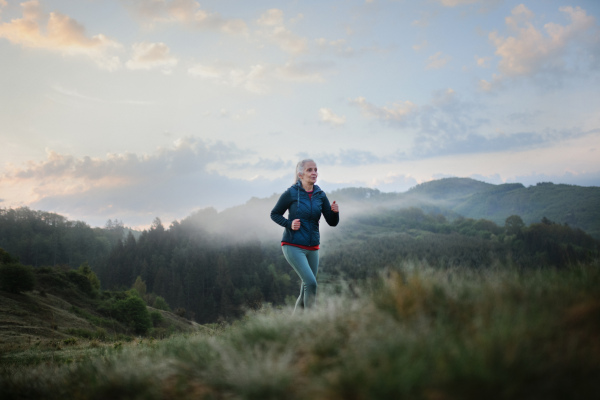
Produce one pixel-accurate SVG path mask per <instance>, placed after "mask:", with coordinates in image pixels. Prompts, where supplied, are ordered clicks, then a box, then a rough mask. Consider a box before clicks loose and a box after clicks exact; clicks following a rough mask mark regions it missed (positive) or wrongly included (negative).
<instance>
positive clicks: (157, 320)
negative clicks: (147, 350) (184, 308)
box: [150, 311, 165, 327]
mask: <svg viewBox="0 0 600 400" xmlns="http://www.w3.org/2000/svg"><path fill="white" fill-rule="evenodd" d="M150 320H152V326H154V327H157V326H159V325H160V324H161V323H162V322H163V321H164V320H165V318H164V317H163V316H162V314H161V313H160V312H159V311H151V312H150Z"/></svg>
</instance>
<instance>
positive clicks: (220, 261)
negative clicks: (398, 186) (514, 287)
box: [0, 180, 600, 323]
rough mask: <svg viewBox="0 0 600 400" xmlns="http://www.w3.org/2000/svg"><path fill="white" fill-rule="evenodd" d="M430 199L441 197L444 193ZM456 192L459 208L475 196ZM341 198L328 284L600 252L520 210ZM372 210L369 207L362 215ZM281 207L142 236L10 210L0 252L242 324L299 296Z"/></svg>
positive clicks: (545, 263)
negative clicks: (88, 273) (494, 211)
mask: <svg viewBox="0 0 600 400" xmlns="http://www.w3.org/2000/svg"><path fill="white" fill-rule="evenodd" d="M442 181H443V180H442ZM463 183H464V182H463ZM467 183H469V182H467ZM486 185H487V184H486ZM430 189H431V188H430ZM513 189H514V188H513ZM517 189H519V188H517ZM487 190H489V188H488V189H487ZM414 191H416V192H422V191H423V188H422V187H417V188H415V190H414ZM430 192H431V193H430V194H431V195H432V196H431V198H435V197H436V196H437V198H438V200H439V199H440V198H441V194H440V193H443V192H439V193H438V192H436V191H435V190H430ZM446 192H447V193H449V195H448V196H447V198H446V199H445V201H448V198H449V197H452V193H459V192H460V193H462V195H463V196H464V193H465V190H464V188H463V190H460V191H457V192H452V191H446ZM474 193H479V194H481V192H477V191H475V192H474ZM421 195H422V193H421ZM332 196H336V197H337V198H341V199H342V204H346V205H347V212H346V214H344V211H342V214H341V215H342V223H340V226H339V227H337V228H335V229H331V228H329V227H324V228H325V229H323V230H324V232H323V238H324V239H323V243H322V250H321V263H320V264H321V267H320V278H319V281H320V282H321V285H325V286H326V285H328V284H329V283H331V282H335V281H338V280H339V279H344V280H346V281H348V282H357V281H360V280H364V279H365V278H372V277H374V276H376V275H377V274H379V273H380V272H381V271H382V270H385V269H387V268H393V267H394V266H395V265H398V264H400V263H403V262H407V261H411V262H418V263H421V264H423V265H428V266H431V267H434V268H440V269H449V268H454V267H468V268H475V269H477V268H488V267H493V266H494V265H505V266H514V267H516V268H525V269H526V268H565V267H567V266H569V265H576V264H579V263H588V262H591V261H592V260H594V259H597V258H598V256H599V248H600V246H599V241H598V240H597V238H594V237H592V236H591V235H589V234H588V233H586V232H585V231H583V230H582V229H580V228H577V227H572V226H570V225H569V224H568V223H564V222H563V223H560V222H555V221H552V220H550V219H549V218H546V217H542V218H541V219H540V220H539V221H537V222H533V223H530V224H526V223H525V221H524V220H523V218H522V217H521V216H519V215H516V214H515V215H509V216H507V217H506V218H505V219H504V220H503V223H502V224H497V223H496V222H494V221H492V220H489V219H485V218H479V219H474V218H467V217H464V216H461V215H459V214H457V213H456V212H454V211H452V210H450V209H448V208H443V207H441V206H440V205H435V204H434V203H433V202H432V201H431V198H430V200H429V201H427V202H423V203H421V206H420V207H417V206H416V205H415V203H414V202H406V201H404V202H402V203H397V204H396V205H395V206H391V205H390V204H395V203H393V202H392V203H390V199H393V198H394V196H395V195H394V194H389V195H388V194H382V193H378V192H376V191H372V190H369V189H360V188H357V189H346V190H343V191H338V192H337V193H336V192H334V193H332V194H331V195H330V197H332ZM332 198H333V197H332ZM365 202H370V203H369V206H368V207H364V204H365ZM361 204H362V205H363V207H362V208H363V209H364V210H368V211H362V212H358V211H357V210H358V209H360V208H361V207H360V205H361ZM271 205H272V199H252V200H251V201H249V202H248V204H246V205H244V206H241V207H237V208H234V209H230V210H225V211H223V212H221V213H217V212H216V211H214V210H210V209H208V210H201V211H199V212H196V213H194V214H192V215H190V216H188V217H187V218H184V219H182V220H180V221H173V222H172V223H171V224H170V225H169V226H168V227H165V226H164V225H163V223H162V222H161V220H160V219H159V218H156V219H155V220H154V221H153V223H152V225H151V226H150V228H149V229H147V230H144V231H142V232H136V231H133V230H131V229H128V228H126V227H124V226H123V224H122V222H120V221H118V220H114V221H113V220H109V221H107V223H106V225H105V226H104V227H103V228H92V227H90V226H89V225H87V224H86V223H85V222H82V221H70V220H68V219H67V218H65V217H63V216H60V215H57V214H54V213H49V212H44V211H35V210H30V209H28V208H17V209H0V248H3V249H4V250H6V251H7V252H9V253H10V254H12V255H13V256H15V257H17V258H18V260H19V262H20V263H21V264H24V265H30V266H33V267H35V268H41V267H49V268H63V269H64V268H70V269H78V268H80V266H82V265H84V264H85V265H89V267H90V268H91V270H92V271H93V272H94V273H95V275H96V276H97V277H98V279H99V282H100V285H101V288H102V290H128V289H130V288H132V287H133V286H134V284H135V283H136V282H137V284H138V286H139V285H142V284H143V285H144V293H143V299H144V301H145V302H146V304H148V305H149V306H153V305H154V303H155V302H156V299H158V298H160V299H161V300H160V301H165V300H166V303H167V304H168V306H169V307H170V309H172V310H178V312H179V313H180V314H181V315H183V316H185V317H186V318H188V319H191V320H194V321H196V322H199V323H213V322H218V321H232V320H235V319H237V318H239V317H241V316H242V315H243V314H244V313H245V312H246V311H247V310H251V309H258V308H260V307H261V306H262V305H263V304H272V305H275V306H278V305H285V304H289V303H291V302H293V300H294V298H295V296H297V292H298V291H299V280H298V277H297V276H296V274H294V273H293V271H292V270H291V268H290V267H289V266H288V264H287V263H286V262H285V259H284V258H283V255H282V253H281V250H280V248H279V247H280V246H279V243H278V238H277V237H278V235H280V232H279V230H278V227H277V226H275V224H273V223H272V222H271V221H270V220H269V217H268V210H269V207H270V206H271ZM401 205H405V206H406V207H404V208H403V207H401ZM257 210H258V211H260V213H259V212H257ZM239 214H245V215H254V216H255V218H257V219H261V221H259V222H257V223H256V224H254V226H255V230H254V231H248V232H244V234H243V235H240V234H239V233H238V234H237V235H236V234H234V233H232V231H231V229H232V228H231V227H232V226H233V224H232V223H231V221H232V220H235V219H236V218H237V215H239ZM261 230H262V231H264V232H261Z"/></svg>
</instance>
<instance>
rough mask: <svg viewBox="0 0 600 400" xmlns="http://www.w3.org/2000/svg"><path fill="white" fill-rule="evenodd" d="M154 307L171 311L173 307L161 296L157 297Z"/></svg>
mask: <svg viewBox="0 0 600 400" xmlns="http://www.w3.org/2000/svg"><path fill="white" fill-rule="evenodd" d="M152 307H154V308H156V309H158V310H163V311H171V307H169V304H167V302H166V300H165V299H164V298H162V297H161V296H157V297H156V299H154V303H153V304H152Z"/></svg>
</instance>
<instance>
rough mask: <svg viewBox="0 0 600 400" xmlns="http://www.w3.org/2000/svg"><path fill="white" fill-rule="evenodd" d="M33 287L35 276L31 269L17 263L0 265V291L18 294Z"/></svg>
mask: <svg viewBox="0 0 600 400" xmlns="http://www.w3.org/2000/svg"><path fill="white" fill-rule="evenodd" d="M34 287H35V275H34V274H33V270H32V268H31V267H29V266H25V265H21V264H17V263H11V264H0V290H4V291H7V292H11V293H20V292H26V291H29V290H33V288H34Z"/></svg>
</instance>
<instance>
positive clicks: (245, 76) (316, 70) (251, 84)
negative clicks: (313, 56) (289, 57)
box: [188, 61, 332, 94]
mask: <svg viewBox="0 0 600 400" xmlns="http://www.w3.org/2000/svg"><path fill="white" fill-rule="evenodd" d="M331 65H332V64H331V63H328V62H301V63H298V62H293V61H289V62H287V63H286V64H284V65H279V66H277V65H268V64H257V65H252V66H250V67H247V68H241V67H235V66H232V65H230V64H226V63H220V62H216V63H213V64H210V65H209V64H196V65H193V66H192V67H190V68H189V69H188V73H189V74H190V75H191V76H194V77H196V78H199V79H204V80H208V81H211V82H214V83H216V84H219V85H225V86H230V87H239V88H243V89H245V90H248V91H249V92H253V93H257V94H265V93H267V92H268V91H269V90H270V87H271V86H272V85H273V84H274V83H275V82H277V81H289V82H301V83H305V82H323V81H324V76H323V75H324V73H325V71H327V70H328V69H329V68H330V67H331Z"/></svg>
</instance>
